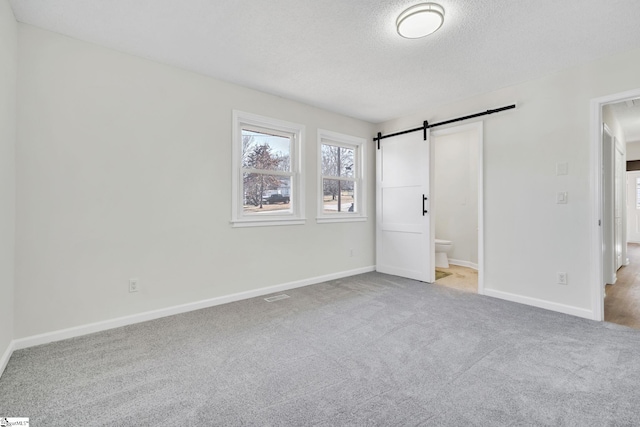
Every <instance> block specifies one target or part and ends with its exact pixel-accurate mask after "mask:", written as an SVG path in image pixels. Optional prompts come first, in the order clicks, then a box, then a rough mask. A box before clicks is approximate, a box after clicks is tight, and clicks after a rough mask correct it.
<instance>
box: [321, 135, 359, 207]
mask: <svg viewBox="0 0 640 427" xmlns="http://www.w3.org/2000/svg"><path fill="white" fill-rule="evenodd" d="M321 153H322V176H323V179H322V190H323V206H324V207H323V209H324V211H325V212H354V210H355V209H354V208H355V200H354V196H355V190H356V189H355V170H354V168H355V150H354V149H353V148H346V147H340V146H335V145H330V144H322V147H321Z"/></svg>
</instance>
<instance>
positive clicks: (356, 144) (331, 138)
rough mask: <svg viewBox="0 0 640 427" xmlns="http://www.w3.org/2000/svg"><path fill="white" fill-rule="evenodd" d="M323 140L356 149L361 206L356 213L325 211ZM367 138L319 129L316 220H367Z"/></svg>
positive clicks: (320, 221) (357, 203)
mask: <svg viewBox="0 0 640 427" xmlns="http://www.w3.org/2000/svg"><path fill="white" fill-rule="evenodd" d="M323 140H324V141H325V142H326V143H331V145H335V146H340V147H345V148H353V149H354V150H355V156H356V162H357V169H356V175H357V176H355V177H354V178H355V183H356V188H357V189H358V191H357V192H356V200H355V203H356V206H357V207H358V208H359V209H358V212H356V213H348V212H347V213H332V214H326V213H324V206H323V197H324V191H323V188H322V143H323ZM366 142H367V140H366V139H364V138H360V137H357V136H351V135H345V134H342V133H338V132H333V131H330V130H324V129H318V143H317V145H318V175H317V177H318V187H317V188H318V194H317V196H316V201H317V204H318V213H317V217H316V222H317V223H318V224H326V223H335V222H362V221H366V220H367V211H366V209H367V182H366V179H365V177H366V176H367V174H366V168H365V165H366V160H365V159H366V158H367V152H366V147H367V144H366Z"/></svg>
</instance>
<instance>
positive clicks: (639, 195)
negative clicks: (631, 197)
mask: <svg viewBox="0 0 640 427" xmlns="http://www.w3.org/2000/svg"><path fill="white" fill-rule="evenodd" d="M636 209H640V178H636Z"/></svg>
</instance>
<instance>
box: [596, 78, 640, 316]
mask: <svg viewBox="0 0 640 427" xmlns="http://www.w3.org/2000/svg"><path fill="white" fill-rule="evenodd" d="M639 98H640V89H636V90H632V91H628V92H623V93H619V94H614V95H609V96H605V97H601V98H596V99H593V100H592V101H591V129H590V132H591V153H592V166H591V172H592V173H591V177H592V179H591V188H592V195H593V199H592V227H591V230H592V276H591V277H592V283H591V285H592V288H591V289H592V308H593V318H594V320H599V321H602V320H611V319H615V318H619V317H620V316H619V313H618V314H616V313H614V310H615V309H616V307H615V305H612V304H613V303H614V302H615V301H616V300H621V299H620V298H618V297H617V296H616V294H618V293H619V291H621V290H622V289H623V288H624V287H625V286H628V285H629V279H630V276H629V275H628V274H626V273H628V271H627V270H629V271H630V269H628V268H627V267H624V265H626V264H628V263H629V259H633V257H629V256H628V255H627V239H628V233H627V228H628V227H627V218H628V217H629V215H630V214H629V212H630V210H629V208H630V207H629V203H630V202H631V200H630V199H631V198H630V197H629V195H630V194H632V193H631V191H632V190H631V189H630V188H629V187H628V185H631V184H627V181H628V178H629V177H628V176H627V172H626V170H627V160H629V159H627V143H628V142H630V141H631V139H630V138H629V135H630V134H629V125H628V124H627V125H625V123H624V121H623V120H620V117H621V116H620V113H619V112H620V111H622V110H621V109H622V108H626V107H633V106H634V100H636V99H639ZM639 104H640V103H639ZM625 106H626V107H625ZM638 113H640V109H639V110H638ZM627 123H631V122H627ZM635 123H636V124H637V125H638V129H639V131H638V132H640V114H638V116H637V117H636V119H635ZM625 128H626V129H625ZM638 142H640V136H639V137H638ZM639 148H640V146H639ZM639 153H640V151H639ZM638 160H640V156H638ZM629 231H631V230H629ZM631 249H632V248H631V247H630V252H631ZM638 261H640V259H639V260H638ZM632 276H635V275H632ZM621 279H622V280H621ZM632 281H633V280H632ZM637 286H638V288H637V289H638V291H637V292H638V293H640V283H638V284H637ZM605 298H608V299H607V300H606V301H605ZM624 299H628V298H624ZM638 302H639V308H640V297H639V298H638ZM605 307H606V313H605ZM618 308H620V307H618ZM639 315H640V311H639ZM639 320H640V319H639ZM616 323H619V322H616Z"/></svg>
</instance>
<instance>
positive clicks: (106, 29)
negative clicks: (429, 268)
mask: <svg viewBox="0 0 640 427" xmlns="http://www.w3.org/2000/svg"><path fill="white" fill-rule="evenodd" d="M415 3H419V1H410V0H11V5H12V7H13V10H14V13H15V16H16V18H17V19H18V21H20V22H25V23H27V24H32V25H35V26H38V27H41V28H45V29H48V30H51V31H55V32H58V33H62V34H66V35H69V36H71V37H74V38H77V39H81V40H86V41H89V42H94V43H97V44H100V45H104V46H107V47H110V48H114V49H117V50H120V51H123V52H128V53H132V54H135V55H139V56H142V57H146V58H150V59H153V60H156V61H159V62H163V63H167V64H172V65H175V66H178V67H182V68H185V69H189V70H194V71H197V72H200V73H203V74H206V75H209V76H213V77H216V78H219V79H222V80H227V81H230V82H235V83H238V84H241V85H244V86H248V87H251V88H255V89H259V90H262V91H265V92H269V93H272V94H276V95H280V96H283V97H287V98H290V99H295V100H298V101H302V102H305V103H308V104H311V105H315V106H319V107H323V108H326V109H329V110H332V111H336V112H339V113H343V114H346V115H350V116H353V117H358V118H361V119H365V120H368V121H371V122H381V121H384V120H388V119H392V118H397V117H401V116H404V115H407V114H411V113H413V112H416V111H418V110H421V109H424V108H428V107H435V106H438V105H442V104H446V103H450V102H453V101H456V100H460V99H464V98H467V97H470V96H473V95H477V94H481V93H486V92H489V91H492V90H496V89H499V88H502V87H505V86H509V85H512V84H515V83H519V82H522V81H526V80H529V79H532V78H535V77H539V76H542V75H544V74H548V73H551V72H554V71H558V70H561V69H563V68H567V67H570V66H574V65H577V64H580V63H584V62H587V61H590V60H593V59H596V58H600V57H603V56H606V55H609V54H612V53H615V52H621V51H625V50H630V49H632V48H637V47H640V25H638V17H640V0H607V1H606V2H603V1H601V0H562V1H558V0H538V1H530V0H441V1H439V3H440V4H441V5H442V6H444V8H445V11H446V12H445V23H444V25H443V27H442V28H441V29H440V30H439V31H438V32H436V33H435V34H432V35H431V36H429V37H426V38H422V39H416V40H408V39H403V38H401V37H399V36H398V35H397V33H396V32H395V19H396V17H397V16H398V14H399V13H400V12H402V11H403V10H404V9H405V8H407V7H408V6H411V5H413V4H415ZM487 107H492V106H487Z"/></svg>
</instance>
